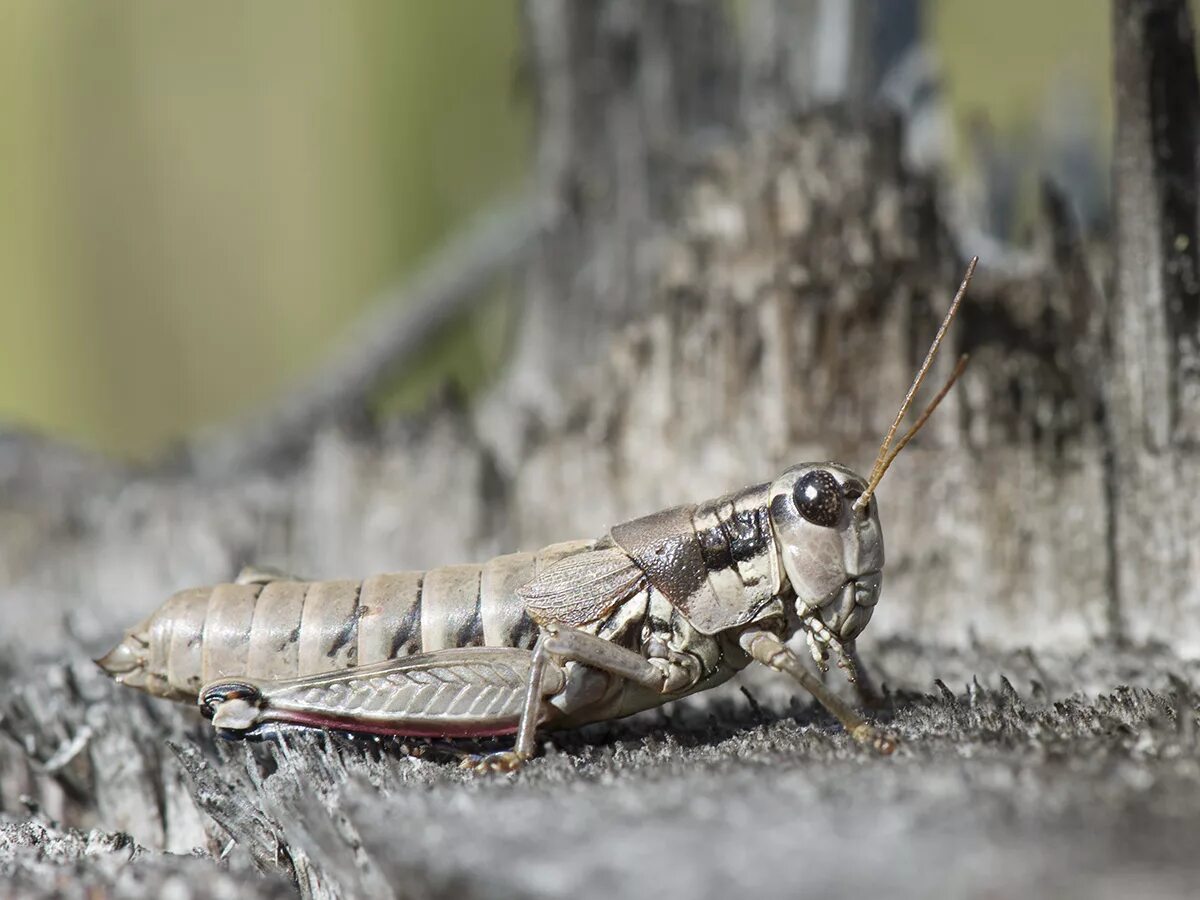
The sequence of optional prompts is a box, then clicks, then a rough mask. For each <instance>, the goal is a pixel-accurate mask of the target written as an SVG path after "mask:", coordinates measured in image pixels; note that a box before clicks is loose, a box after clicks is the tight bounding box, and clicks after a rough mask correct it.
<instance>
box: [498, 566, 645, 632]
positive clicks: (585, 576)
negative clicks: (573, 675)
mask: <svg viewBox="0 0 1200 900" xmlns="http://www.w3.org/2000/svg"><path fill="white" fill-rule="evenodd" d="M646 584H647V581H646V573H645V572H643V571H642V569H641V567H640V566H638V564H637V563H635V562H634V561H633V560H632V559H631V558H630V557H629V555H628V554H626V553H625V551H624V550H622V549H620V548H619V547H606V548H604V549H601V550H589V551H588V552H586V553H577V554H575V555H574V556H568V557H566V558H564V559H561V560H559V561H558V562H556V563H555V564H554V565H552V566H550V568H548V569H546V571H544V572H542V573H541V574H540V575H538V576H537V577H536V578H534V579H533V580H532V581H530V582H529V583H527V584H525V585H523V586H522V587H520V588H518V589H517V596H518V597H520V598H521V600H522V601H524V603H525V608H526V609H527V610H528V611H529V615H530V617H531V618H532V619H533V620H534V621H535V622H537V623H538V624H540V625H545V624H547V623H550V622H559V623H561V624H563V625H571V626H579V625H586V624H587V623H589V622H595V621H596V620H598V619H600V618H602V617H604V616H605V615H607V614H608V613H609V612H610V611H611V610H612V609H614V608H615V607H616V606H617V605H618V604H620V603H623V602H624V601H626V600H628V599H629V598H630V597H633V596H634V595H635V594H637V592H638V591H640V590H642V589H643V588H645V587H646Z"/></svg>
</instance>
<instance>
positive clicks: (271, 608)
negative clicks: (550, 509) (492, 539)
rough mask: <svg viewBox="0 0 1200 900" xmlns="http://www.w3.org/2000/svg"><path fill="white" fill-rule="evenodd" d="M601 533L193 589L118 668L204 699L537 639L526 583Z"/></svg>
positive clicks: (143, 629) (163, 613)
mask: <svg viewBox="0 0 1200 900" xmlns="http://www.w3.org/2000/svg"><path fill="white" fill-rule="evenodd" d="M594 544H595V542H594V541H571V542H568V543H564V544H553V545H551V546H549V547H546V548H544V549H543V550H541V551H539V552H538V553H536V554H535V553H512V554H508V555H505V556H497V557H495V558H493V559H491V560H489V561H488V562H487V563H484V564H482V565H464V566H444V567H442V568H438V569H431V570H429V571H427V572H399V573H394V574H388V575H376V576H373V577H370V578H367V579H364V580H362V581H313V582H300V581H282V580H281V581H271V582H268V583H266V584H221V585H217V586H215V587H206V588H194V589H191V590H186V591H181V592H179V593H178V594H175V595H174V596H172V597H171V598H170V599H168V600H167V601H166V603H164V604H163V605H162V606H161V607H160V608H159V609H158V610H157V611H156V612H155V613H154V614H153V615H151V616H150V618H149V619H147V620H146V621H145V622H144V623H142V624H141V625H139V626H138V627H137V628H135V629H133V630H132V631H131V632H130V633H129V634H128V635H127V636H126V639H125V641H123V642H122V645H119V646H118V648H117V649H118V650H120V649H122V647H134V648H136V650H137V655H138V656H139V658H140V659H141V661H142V665H141V667H140V669H138V670H137V671H131V672H127V673H122V674H118V673H116V672H114V673H113V674H114V675H116V677H117V678H118V680H120V681H123V682H124V683H126V684H129V685H131V686H134V687H140V688H142V689H143V690H146V691H148V692H149V693H152V694H156V695H158V696H164V697H172V698H175V699H180V700H192V699H195V697H196V695H197V694H198V692H199V690H200V687H201V686H202V685H203V684H205V683H207V682H210V681H214V680H217V679H221V678H229V677H237V676H242V677H246V678H250V679H272V680H273V679H280V678H294V677H297V676H303V675H315V674H318V673H321V672H329V671H336V670H339V669H346V668H351V667H353V666H358V665H366V664H369V663H375V662H382V661H384V660H387V659H394V658H397V657H403V656H411V655H413V654H416V653H428V652H432V651H435V650H445V649H449V648H453V647H480V646H487V647H516V648H520V649H532V648H533V645H534V643H535V642H536V641H537V637H538V626H537V624H536V623H535V622H534V621H533V620H532V619H530V617H529V616H528V614H527V613H526V611H525V606H524V604H523V603H522V602H521V600H520V598H518V597H517V596H516V589H517V588H518V587H520V586H521V585H523V584H525V583H527V582H528V581H530V580H531V579H533V577H534V576H535V575H537V574H538V573H539V572H540V571H541V570H543V569H544V568H546V567H547V566H549V565H552V564H553V563H554V562H556V561H558V560H559V559H562V558H563V557H565V556H569V555H572V554H574V553H580V552H583V551H585V550H589V549H591V548H592V546H594ZM111 657H112V654H110V657H106V659H108V658H111ZM100 662H101V665H102V666H105V661H104V660H101V661H100ZM105 667H106V668H108V667H107V666H105Z"/></svg>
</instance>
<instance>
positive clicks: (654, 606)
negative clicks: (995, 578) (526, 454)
mask: <svg viewBox="0 0 1200 900" xmlns="http://www.w3.org/2000/svg"><path fill="white" fill-rule="evenodd" d="M973 269H974V262H972V264H971V267H970V268H969V269H968V271H967V276H966V278H965V279H964V281H963V284H962V286H961V287H960V288H959V292H958V294H957V295H956V297H955V300H954V303H953V304H952V306H951V309H950V312H949V313H948V315H947V317H946V319H945V321H944V322H943V323H942V327H941V329H940V330H939V332H938V336H937V338H936V339H935V341H934V344H933V346H932V347H931V349H930V351H929V353H928V355H927V356H926V359H925V362H924V364H923V365H922V367H921V370H920V372H919V373H918V375H917V378H916V379H915V381H914V382H913V386H912V387H911V388H910V390H909V392H908V395H907V397H906V398H905V401H904V403H903V404H902V406H901V408H900V412H899V414H898V415H897V416H896V420H895V421H894V422H893V424H892V427H891V429H890V430H889V432H888V434H887V437H886V438H885V439H884V442H883V445H882V447H881V448H880V452H879V456H878V457H877V459H876V463H875V466H874V468H873V469H872V472H871V475H870V477H869V478H868V479H863V478H860V477H859V476H858V475H856V474H854V473H853V472H852V471H850V470H849V469H847V468H845V467H843V466H840V465H836V464H833V463H820V464H805V465H800V466H794V467H792V468H790V469H788V470H786V471H785V472H784V473H783V474H782V475H780V476H779V477H778V478H777V479H775V480H774V481H773V482H770V483H765V484H759V485H754V486H752V487H748V488H745V489H744V490H741V491H738V492H736V493H733V494H729V495H727V496H724V497H720V498H717V499H715V500H708V501H705V502H703V503H700V504H698V505H690V506H679V507H675V508H673V509H668V510H664V511H662V512H658V513H654V514H652V515H649V516H645V517H643V518H639V519H634V520H632V521H629V522H624V523H622V524H620V525H617V526H615V527H614V528H612V529H611V531H610V532H609V534H608V535H607V536H605V537H604V538H603V539H601V540H598V541H591V540H588V541H572V542H569V543H565V544H554V545H551V546H549V547H546V548H544V549H543V550H541V551H539V552H537V553H515V554H509V555H506V556H499V557H496V558H495V559H492V560H491V561H489V562H487V563H485V564H483V565H470V566H446V567H443V568H439V569H432V570H430V571H428V572H423V573H422V572H405V573H399V574H391V575H380V576H376V577H373V578H368V579H366V580H364V581H329V582H303V581H300V580H298V579H295V578H291V577H288V576H282V575H277V574H271V573H258V572H245V573H243V575H242V576H241V577H239V579H238V581H237V582H236V583H234V584H225V585H218V586H217V587H213V588H201V589H195V590H190V591H183V592H181V593H179V594H176V595H175V596H173V597H171V598H170V599H169V600H168V601H167V602H166V603H165V604H164V605H163V606H162V607H161V608H160V609H159V610H157V611H156V612H155V613H153V614H152V615H151V616H150V617H149V618H148V619H146V620H145V621H144V622H142V623H140V624H139V625H137V626H135V627H134V628H133V629H131V630H130V631H129V632H127V633H126V635H125V637H124V639H123V640H122V641H121V642H120V643H119V644H118V645H117V646H116V647H114V648H113V650H112V651H110V652H109V653H108V654H107V655H106V656H105V657H104V658H103V659H101V660H98V662H99V664H100V665H101V667H102V668H104V669H105V671H107V672H108V673H109V674H111V675H112V676H113V677H114V678H115V679H116V680H117V681H119V682H122V683H124V684H126V685H129V686H131V687H136V688H140V689H141V690H144V691H146V692H148V693H150V694H154V695H156V696H161V697H168V698H171V699H176V700H185V701H191V702H196V701H198V702H199V703H200V706H201V708H202V710H203V711H204V713H205V715H207V716H208V717H210V718H211V719H212V721H213V724H214V725H215V726H216V727H217V728H218V729H220V731H221V732H222V733H223V734H225V735H227V736H232V737H237V736H245V735H248V734H253V733H255V732H258V731H260V730H262V729H264V728H267V727H273V726H276V725H279V724H285V725H288V724H290V725H296V726H309V727H324V728H343V729H348V730H353V731H363V732H371V733H386V734H401V735H412V736H447V737H475V736H485V735H499V734H509V733H513V732H515V733H516V735H517V737H516V746H515V748H514V750H512V751H507V752H503V753H498V754H492V755H489V756H487V757H482V758H477V759H472V760H471V761H469V762H470V764H471V765H473V766H477V767H479V768H484V769H511V768H514V767H515V766H517V765H519V764H520V763H522V762H523V761H524V760H526V759H528V758H529V757H530V756H532V754H533V752H534V749H535V747H536V741H535V733H536V730H537V729H538V728H539V727H568V726H574V725H580V724H584V723H587V722H595V721H600V720H605V719H611V718H617V717H620V716H625V715H629V714H631V713H634V712H637V711H639V710H643V709H646V708H649V707H653V706H657V705H659V704H661V703H665V702H667V701H670V700H674V699H677V698H679V697H683V696H686V695H687V694H690V693H693V692H695V691H700V690H705V689H707V688H710V687H713V686H715V685H717V684H720V683H721V682H723V681H726V680H727V679H729V678H730V677H731V676H732V675H734V674H735V673H736V672H737V671H739V670H740V669H742V668H744V667H745V666H747V665H749V664H750V662H751V661H757V662H759V663H761V664H763V665H766V666H768V667H769V668H772V669H774V670H776V671H779V672H783V673H786V674H788V675H791V676H792V677H793V678H795V679H796V680H797V681H799V682H800V683H801V685H802V686H803V687H805V688H806V689H807V690H808V691H809V692H810V693H811V694H812V695H813V696H814V697H815V698H816V699H817V700H818V701H819V702H821V703H822V704H823V705H824V706H825V707H826V708H827V709H829V710H830V712H832V713H833V714H834V715H835V716H836V717H837V718H838V719H839V720H840V721H841V722H842V724H843V725H844V726H845V727H846V729H847V731H849V732H850V733H851V735H852V736H853V737H854V738H855V739H856V740H858V741H860V742H863V743H866V744H869V745H871V746H874V747H875V748H876V749H878V750H880V751H883V752H890V751H891V750H892V749H893V748H894V747H895V739H894V738H891V737H890V736H887V735H885V734H882V733H880V732H879V731H877V730H876V729H875V728H873V727H872V726H870V725H869V724H867V723H866V722H865V721H864V720H863V719H862V718H861V717H860V716H859V715H858V714H857V713H855V712H854V711H853V710H852V709H850V708H849V707H848V706H846V705H845V704H844V703H843V702H842V701H841V700H839V699H838V698H837V697H836V696H835V695H833V694H831V693H830V692H829V690H828V689H827V688H826V687H825V686H824V684H823V683H822V682H821V681H820V680H819V679H818V678H816V677H815V676H814V675H813V674H812V673H811V672H810V671H809V670H808V669H807V668H806V667H805V666H804V665H803V664H802V663H801V661H800V659H799V658H798V657H797V656H796V655H795V654H794V653H793V652H792V651H791V650H790V649H789V647H788V645H787V641H788V640H789V639H790V638H791V637H792V636H793V635H795V634H803V635H804V637H805V640H806V641H807V643H808V647H809V650H810V652H811V653H812V656H813V658H814V660H815V661H816V662H817V665H818V666H819V667H821V668H822V669H824V667H825V663H826V660H827V659H828V657H829V655H830V654H831V653H832V654H834V655H835V656H836V657H837V659H838V664H839V666H841V667H842V668H844V669H846V670H847V673H848V674H849V675H850V677H851V680H854V677H855V671H856V662H855V653H854V640H855V638H856V637H857V636H858V634H859V633H860V632H861V631H862V630H863V628H864V627H865V626H866V624H867V622H868V621H869V620H870V618H871V614H872V611H873V610H874V607H875V604H876V603H877V602H878V599H879V592H880V588H881V586H882V570H883V563H884V557H883V535H882V530H881V528H880V524H879V516H878V510H877V505H876V503H875V501H874V500H873V496H872V495H873V493H874V490H875V488H876V486H877V485H878V484H879V481H880V479H881V478H882V477H883V474H884V473H885V472H886V471H887V469H888V467H889V466H890V464H891V462H892V460H894V459H895V457H896V454H898V453H899V451H900V450H901V449H902V448H903V447H904V445H905V444H906V443H907V442H908V440H909V439H911V437H912V436H913V435H914V434H915V433H916V432H917V430H918V429H919V428H920V427H921V425H922V424H923V423H924V422H925V420H926V419H927V418H928V416H929V415H930V413H932V411H933V409H934V408H935V407H936V406H937V404H938V402H939V401H940V400H941V398H942V397H944V396H945V394H946V392H947V391H948V390H949V388H950V386H951V385H952V384H953V383H954V380H955V379H956V378H957V377H958V375H959V374H960V373H961V371H962V369H963V366H964V365H965V361H966V360H965V357H964V358H962V359H960V361H959V364H958V366H957V367H956V368H955V370H954V373H953V374H952V376H951V378H950V379H949V381H948V382H947V383H946V385H945V387H944V388H943V389H942V390H941V392H940V393H939V394H938V395H937V396H936V397H935V398H934V400H933V402H932V403H931V404H930V405H929V407H928V408H927V409H926V410H925V412H924V413H923V414H922V416H921V417H920V418H919V419H918V420H917V422H916V424H915V425H914V426H913V427H912V428H910V429H909V431H908V432H907V433H906V434H905V435H904V436H903V437H902V438H901V439H900V440H899V441H897V442H896V443H895V445H894V446H893V445H892V441H893V438H894V437H895V433H896V429H897V427H898V426H899V423H900V421H901V420H902V419H903V417H904V415H905V414H906V412H907V410H908V407H909V405H910V404H911V402H912V399H913V397H914V395H915V393H916V391H917V389H918V388H919V387H920V384H921V382H922V380H923V379H924V377H925V374H926V373H927V372H928V370H929V367H930V365H931V364H932V361H933V357H934V355H935V353H936V351H937V348H938V346H939V345H940V342H941V340H942V337H943V335H944V334H945V331H946V328H947V326H948V324H949V322H950V320H951V319H952V317H953V315H954V313H955V311H956V309H957V307H958V304H959V302H960V301H961V299H962V296H963V293H964V291H965V289H966V286H967V283H968V282H969V280H970V277H971V273H972V271H973Z"/></svg>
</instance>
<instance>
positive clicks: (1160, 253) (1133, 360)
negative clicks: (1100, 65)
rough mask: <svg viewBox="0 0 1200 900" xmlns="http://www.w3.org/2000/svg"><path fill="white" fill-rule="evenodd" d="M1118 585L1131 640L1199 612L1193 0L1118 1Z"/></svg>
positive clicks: (1191, 625) (1161, 635) (1114, 314)
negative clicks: (1189, 0) (1191, 8)
mask: <svg viewBox="0 0 1200 900" xmlns="http://www.w3.org/2000/svg"><path fill="white" fill-rule="evenodd" d="M1113 41H1114V52H1113V57H1114V79H1113V84H1114V89H1115V91H1114V92H1115V102H1116V135H1115V144H1114V152H1113V167H1114V179H1113V185H1114V211H1115V224H1116V233H1115V240H1114V248H1113V249H1114V255H1115V258H1116V279H1115V291H1114V294H1113V301H1112V304H1111V309H1110V320H1109V321H1110V326H1109V327H1110V332H1111V339H1112V354H1113V376H1114V377H1113V383H1112V409H1111V414H1112V423H1111V425H1112V438H1113V444H1114V446H1113V450H1114V459H1113V461H1114V470H1113V475H1112V480H1113V483H1112V484H1111V485H1110V492H1111V498H1112V504H1113V509H1112V512H1113V515H1114V516H1115V525H1116V531H1115V545H1114V547H1113V552H1114V553H1115V556H1116V584H1115V588H1116V590H1117V591H1118V596H1119V597H1120V599H1121V602H1122V605H1123V606H1124V607H1125V609H1126V613H1127V617H1128V625H1129V630H1130V634H1131V636H1133V637H1135V638H1146V639H1159V640H1161V639H1165V638H1166V636H1167V635H1168V634H1178V633H1179V629H1181V628H1182V629H1183V630H1184V631H1185V632H1187V631H1190V632H1192V633H1195V632H1196V624H1195V623H1196V621H1197V619H1198V618H1200V514H1198V512H1197V511H1198V510H1200V504H1198V503H1197V496H1200V455H1198V454H1200V281H1198V278H1200V264H1198V263H1200V244H1198V243H1197V221H1198V220H1197V210H1198V204H1197V189H1198V179H1200V169H1198V168H1197V150H1198V148H1200V144H1198V141H1197V138H1198V134H1200V131H1198V129H1200V87H1198V84H1197V75H1196V57H1195V53H1196V47H1195V40H1194V34H1193V27H1192V20H1191V12H1190V9H1189V4H1188V3H1187V2H1186V0H1116V2H1115V3H1114V4H1113Z"/></svg>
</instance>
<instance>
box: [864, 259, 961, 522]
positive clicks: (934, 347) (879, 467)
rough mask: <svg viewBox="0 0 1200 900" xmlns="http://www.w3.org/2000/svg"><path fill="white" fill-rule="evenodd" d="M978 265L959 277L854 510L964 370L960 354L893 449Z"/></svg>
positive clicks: (877, 483) (868, 494)
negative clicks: (937, 389)
mask: <svg viewBox="0 0 1200 900" xmlns="http://www.w3.org/2000/svg"><path fill="white" fill-rule="evenodd" d="M978 262H979V257H978V256H976V257H973V258H972V259H971V262H970V263H968V264H967V272H966V274H965V275H964V276H963V280H962V284H960V285H959V286H958V291H957V292H956V293H955V295H954V300H953V302H951V304H950V310H949V311H948V312H947V313H946V317H945V318H944V319H942V324H941V327H939V328H938V330H937V334H936V335H934V338H933V343H932V344H930V346H929V351H928V352H927V353H926V354H925V361H924V362H923V363H921V368H920V369H919V370H918V371H917V377H916V378H914V379H913V383H912V386H911V387H910V388H909V389H908V393H907V394H905V395H904V401H903V402H902V403H901V404H900V411H899V412H897V413H896V418H895V419H894V420H893V421H892V427H891V428H889V429H888V431H887V434H886V435H885V436H884V438H883V443H882V444H880V445H879V454H878V455H877V456H876V457H875V465H873V466H872V467H871V475H870V477H869V478H868V479H867V489H866V490H865V491H863V493H862V496H861V497H859V498H858V499H857V500H855V501H854V508H855V509H857V510H861V509H866V506H867V504H868V503H869V502H870V500H871V495H872V494H873V493H874V492H875V488H877V487H878V486H879V482H880V481H882V480H883V476H884V473H885V472H887V470H888V467H889V466H891V464H892V461H893V460H895V458H896V456H897V455H899V453H900V451H901V450H903V449H904V447H905V445H906V444H907V443H908V442H909V441H911V440H912V439H913V436H914V435H915V434H916V433H917V432H918V431H920V430H921V426H922V425H924V424H925V422H926V421H927V420H928V419H929V417H930V416H931V415H933V411H934V410H935V409H937V406H938V404H939V403H941V402H942V398H943V397H945V396H946V394H947V393H949V391H950V388H951V387H953V386H954V382H956V381H957V380H958V376H959V375H961V374H962V373H963V369H965V368H966V367H967V359H968V357H967V356H966V355H965V354H964V355H963V356H961V357H960V358H959V360H958V362H957V364H955V366H954V371H953V372H952V373H951V374H950V377H949V378H948V379H947V380H946V383H945V385H943V387H942V389H941V390H940V391H938V393H937V396H936V397H934V398H933V402H932V403H930V404H929V406H927V407H926V408H925V411H924V412H923V413H921V416H920V418H918V419H917V421H916V424H914V425H913V427H912V428H910V429H909V430H908V431H907V433H905V435H904V437H902V438H901V439H900V442H899V443H898V444H896V446H895V448H893V447H892V440H893V439H894V438H895V436H896V431H897V430H898V429H899V428H900V423H901V422H902V421H903V420H904V416H905V415H906V414H907V413H908V410H909V407H911V406H912V402H913V398H914V397H916V395H917V391H918V390H920V389H921V385H922V384H923V383H924V381H925V376H926V375H927V374H929V369H930V367H931V366H932V365H933V360H934V357H936V356H937V352H938V350H939V349H940V348H941V346H942V340H943V339H944V338H945V337H946V329H948V328H949V327H950V323H951V322H953V321H954V316H955V314H956V313H957V312H958V306H959V304H960V303H962V299H963V297H964V296H965V295H966V293H967V286H968V285H969V284H970V283H971V276H972V275H974V274H975V266H976V264H977V263H978Z"/></svg>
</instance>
